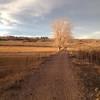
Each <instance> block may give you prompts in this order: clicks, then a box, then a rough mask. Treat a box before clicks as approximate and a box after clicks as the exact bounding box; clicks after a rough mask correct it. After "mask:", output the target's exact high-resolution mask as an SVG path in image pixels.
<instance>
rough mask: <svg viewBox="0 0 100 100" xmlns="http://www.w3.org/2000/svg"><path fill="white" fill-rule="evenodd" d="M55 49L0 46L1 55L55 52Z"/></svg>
mask: <svg viewBox="0 0 100 100" xmlns="http://www.w3.org/2000/svg"><path fill="white" fill-rule="evenodd" d="M55 51H57V48H53V47H24V46H11V47H10V46H0V52H1V53H7V52H8V53H13V52H14V53H17V52H30V53H31V52H33V53H34V52H55Z"/></svg>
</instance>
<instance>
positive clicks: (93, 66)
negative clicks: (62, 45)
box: [0, 40, 100, 100]
mask: <svg viewBox="0 0 100 100" xmlns="http://www.w3.org/2000/svg"><path fill="white" fill-rule="evenodd" d="M8 44H9V45H8ZM8 44H6V42H5V43H4V42H3V43H1V44H0V97H2V96H3V95H4V96H5V95H6V94H5V93H6V92H7V91H9V90H15V91H17V90H20V88H21V87H20V86H21V84H22V83H23V82H24V80H25V78H27V77H28V76H29V75H30V72H31V71H34V72H36V71H38V70H39V67H40V65H41V64H43V63H45V61H46V60H48V58H50V56H51V55H53V54H55V53H56V51H57V48H54V47H53V46H51V47H50V45H49V46H46V43H43V44H41V45H40V44H39V45H35V46H34V45H33V44H35V43H33V44H32V45H30V44H31V43H29V44H28V43H27V44H24V45H22V44H20V43H19V44H17V45H15V44H12V42H11V44H10V42H9V43H8ZM47 44H48V43H47ZM36 46H37V47H36ZM67 53H68V56H69V59H70V63H72V65H73V69H74V71H75V72H77V74H78V75H79V77H80V79H81V81H82V83H83V84H84V86H85V87H84V88H85V89H84V93H85V96H86V100H99V99H98V98H100V41H99V40H79V41H78V40H74V41H73V42H71V43H70V44H69V45H68V47H67ZM96 98H97V99H96Z"/></svg>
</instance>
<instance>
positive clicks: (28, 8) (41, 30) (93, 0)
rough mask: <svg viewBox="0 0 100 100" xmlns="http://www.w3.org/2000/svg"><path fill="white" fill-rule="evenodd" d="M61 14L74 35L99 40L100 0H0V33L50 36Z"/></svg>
mask: <svg viewBox="0 0 100 100" xmlns="http://www.w3.org/2000/svg"><path fill="white" fill-rule="evenodd" d="M63 17H64V18H67V19H69V21H70V22H71V24H72V36H73V37H74V38H83V39H88V38H93V39H100V0H0V36H9V35H10V36H12V35H14V36H25V37H26V36H28V37H31V36H32V37H37V36H48V37H52V36H53V34H52V27H51V26H52V22H53V21H54V20H55V19H59V18H63Z"/></svg>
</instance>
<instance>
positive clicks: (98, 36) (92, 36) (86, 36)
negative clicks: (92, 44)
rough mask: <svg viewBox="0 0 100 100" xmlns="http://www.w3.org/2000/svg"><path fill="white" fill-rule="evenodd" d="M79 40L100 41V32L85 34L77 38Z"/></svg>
mask: <svg viewBox="0 0 100 100" xmlns="http://www.w3.org/2000/svg"><path fill="white" fill-rule="evenodd" d="M77 38H79V39H100V31H96V32H91V33H84V34H80V35H78V36H77Z"/></svg>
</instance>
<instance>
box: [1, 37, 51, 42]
mask: <svg viewBox="0 0 100 100" xmlns="http://www.w3.org/2000/svg"><path fill="white" fill-rule="evenodd" d="M11 40H12V41H24V42H37V41H42V42H45V41H51V39H50V38H48V37H15V36H3V37H0V41H11Z"/></svg>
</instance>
